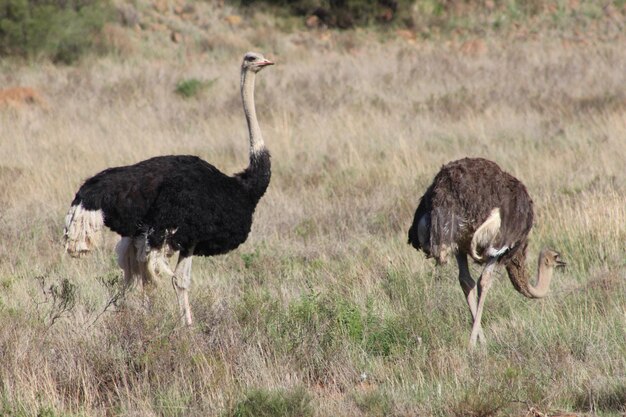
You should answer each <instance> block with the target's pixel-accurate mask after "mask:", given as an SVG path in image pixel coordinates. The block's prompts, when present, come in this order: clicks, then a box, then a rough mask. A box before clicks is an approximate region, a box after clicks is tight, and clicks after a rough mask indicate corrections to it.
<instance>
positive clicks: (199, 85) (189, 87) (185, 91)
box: [175, 78, 258, 268]
mask: <svg viewBox="0 0 626 417" xmlns="http://www.w3.org/2000/svg"><path fill="white" fill-rule="evenodd" d="M215 81H216V79H212V80H208V81H202V80H199V79H197V78H189V79H186V80H182V81H179V82H178V83H177V84H176V90H175V91H176V93H177V94H178V95H180V96H181V97H183V98H191V97H195V96H197V95H198V94H199V93H200V92H202V91H204V90H206V89H208V88H210V87H211V86H212V85H213V84H214V83H215ZM241 257H242V259H243V261H244V263H245V265H246V268H250V266H251V265H252V260H253V259H254V254H243V255H241ZM256 257H258V254H256Z"/></svg>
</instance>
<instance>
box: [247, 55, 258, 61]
mask: <svg viewBox="0 0 626 417" xmlns="http://www.w3.org/2000/svg"><path fill="white" fill-rule="evenodd" d="M255 59H256V57H253V56H247V57H246V61H248V62H252V61H254V60H255Z"/></svg>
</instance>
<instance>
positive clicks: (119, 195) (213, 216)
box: [64, 52, 273, 325]
mask: <svg viewBox="0 0 626 417" xmlns="http://www.w3.org/2000/svg"><path fill="white" fill-rule="evenodd" d="M268 65H273V62H271V61H269V60H267V59H265V58H264V57H263V55H261V54H259V53H254V52H248V53H246V54H245V56H244V58H243V63H242V65H241V98H242V101H243V111H244V113H245V117H246V121H247V124H248V134H249V140H250V164H249V165H248V167H247V168H246V169H245V170H243V171H242V172H240V173H238V174H235V175H234V176H228V175H226V174H223V173H222V172H220V171H219V170H218V169H217V168H215V167H214V166H213V165H210V164H209V163H207V162H205V161H203V160H202V159H200V158H198V157H197V156H192V155H167V156H157V157H154V158H151V159H147V160H145V161H141V162H139V163H136V164H134V165H129V166H123V167H115V168H109V169H106V170H104V171H102V172H100V173H99V174H96V175H95V176H93V177H91V178H89V179H88V180H87V181H85V183H84V184H83V185H82V186H81V187H80V189H79V190H78V192H77V193H76V196H75V197H74V201H72V204H71V207H70V209H69V211H68V213H67V215H66V217H65V230H64V237H65V242H66V243H65V248H66V251H67V252H68V253H69V254H70V255H71V256H74V257H76V256H80V255H81V254H82V253H85V252H89V251H90V250H92V249H93V248H94V247H95V244H96V242H97V238H96V237H97V235H98V232H99V231H100V230H101V229H102V226H103V225H104V226H107V227H108V228H109V229H111V230H113V231H114V232H117V233H118V234H119V235H121V240H120V241H119V243H118V244H117V247H116V252H117V257H118V264H119V266H120V268H122V270H123V271H124V280H125V284H126V287H130V286H132V285H133V284H138V285H139V286H143V285H144V284H147V283H150V282H153V281H154V278H155V277H156V275H157V274H163V275H165V276H166V277H167V278H170V279H171V281H172V284H173V286H174V289H175V291H176V296H177V298H178V303H179V307H180V312H181V318H182V320H183V322H184V323H186V324H187V325H191V323H192V319H191V310H190V308H189V298H188V290H189V286H190V284H191V260H192V255H201V256H212V255H218V254H223V253H226V252H229V251H231V250H233V249H235V248H236V247H238V246H239V245H240V244H241V243H243V242H244V241H245V240H246V238H247V236H248V233H249V232H250V228H251V226H252V216H253V213H254V210H255V207H256V205H257V203H258V202H259V200H260V199H261V197H262V196H263V194H264V193H265V190H266V189H267V187H268V185H269V182H270V154H269V151H268V150H267V149H266V147H265V144H264V142H263V137H262V136H261V129H260V128H259V123H258V121H257V116H256V111H255V105H254V80H255V77H256V73H257V72H259V71H260V70H261V69H263V68H265V67H266V66H268ZM177 252H178V262H177V265H176V267H175V269H174V270H173V271H172V269H171V268H170V266H169V262H168V259H167V258H168V257H170V256H172V255H174V254H175V253H177Z"/></svg>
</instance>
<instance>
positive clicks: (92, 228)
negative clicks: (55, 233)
mask: <svg viewBox="0 0 626 417" xmlns="http://www.w3.org/2000/svg"><path fill="white" fill-rule="evenodd" d="M103 226H104V215H103V213H102V210H85V208H84V207H83V206H82V204H78V205H75V206H72V207H70V209H69V211H68V212H67V214H66V215H65V230H64V231H63V232H64V233H63V234H64V237H65V250H66V251H67V253H69V254H70V255H71V256H75V257H76V256H80V255H81V254H83V253H85V252H89V251H91V250H92V249H94V248H95V247H96V246H98V241H99V240H100V232H101V231H102V227H103Z"/></svg>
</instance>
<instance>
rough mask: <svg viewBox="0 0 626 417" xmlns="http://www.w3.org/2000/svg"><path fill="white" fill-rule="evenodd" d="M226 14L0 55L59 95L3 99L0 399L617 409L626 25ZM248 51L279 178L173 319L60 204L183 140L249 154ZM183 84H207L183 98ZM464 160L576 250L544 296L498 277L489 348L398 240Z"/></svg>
mask: <svg viewBox="0 0 626 417" xmlns="http://www.w3.org/2000/svg"><path fill="white" fill-rule="evenodd" d="M214 19H215V20H216V21H218V20H219V14H216V17H215V18H214ZM251 21H252V22H253V23H254V18H252V20H251ZM218 28H219V29H220V31H218V32H219V33H218V32H216V33H215V34H214V35H215V36H214V37H211V38H210V39H212V40H213V42H215V45H213V46H212V47H210V48H208V49H207V50H206V51H204V52H202V51H198V50H197V49H193V48H188V47H187V46H186V44H185V43H184V42H182V43H172V42H170V40H169V35H168V34H165V33H160V32H158V31H155V32H153V33H151V34H144V35H142V36H143V37H139V36H136V35H132V36H131V35H128V37H127V38H126V37H124V36H121V35H120V33H122V34H123V32H120V33H118V34H114V35H112V36H117V37H118V38H116V39H118V40H119V42H120V43H119V45H120V47H119V49H120V51H122V52H123V53H121V54H120V55H115V54H112V55H108V56H105V57H100V58H93V59H87V60H85V61H83V62H82V63H81V64H78V65H76V66H72V67H63V66H52V65H49V64H31V65H25V64H19V63H15V62H4V63H0V85H1V86H12V85H23V86H31V87H34V88H36V89H37V90H38V91H39V92H41V94H42V96H43V97H44V99H45V101H46V104H45V105H37V104H35V105H21V106H14V105H11V106H4V107H2V108H1V109H0V415H7V416H33V415H37V416H45V417H52V416H206V415H219V416H340V415H346V416H348V415H358V416H361V415H362V416H383V415H385V416H415V415H420V416H484V417H487V416H520V417H521V416H545V415H555V414H558V413H559V412H562V411H570V412H573V413H576V415H585V416H592V415H599V416H621V415H623V413H624V412H625V411H626V249H625V248H626V169H625V164H626V71H624V68H626V38H625V37H624V35H623V34H622V35H618V36H612V37H608V38H607V37H603V36H602V34H601V33H597V32H593V31H591V30H590V31H588V32H585V33H583V34H580V33H579V34H576V35H575V36H574V35H572V33H573V32H571V31H569V29H568V31H564V32H563V33H562V34H560V35H559V34H556V35H555V33H554V32H553V31H549V30H546V31H540V32H533V33H530V34H527V33H526V34H525V33H524V31H523V30H521V31H520V32H519V33H513V32H511V33H509V35H508V36H494V35H491V34H489V33H486V34H483V35H481V36H480V37H476V36H474V37H470V38H466V39H463V38H458V37H450V38H446V39H443V38H442V39H436V40H420V39H417V40H413V39H408V40H407V39H405V37H394V36H388V35H386V36H382V37H381V36H379V35H377V34H372V33H368V32H365V31H361V30H359V31H353V32H344V33H339V32H330V31H317V30H315V31H311V32H298V31H291V32H282V31H279V30H278V29H275V28H269V29H268V28H267V27H262V26H258V25H257V26H254V25H252V26H250V27H248V26H247V25H246V26H242V27H241V28H240V29H237V28H229V27H228V26H224V25H223V24H222V26H218ZM222 29H223V30H222ZM238 30H240V31H241V32H240V33H239V32H238ZM159 37H160V38H159ZM381 38H382V39H381ZM159 39H160V41H159ZM216 39H217V40H216ZM158 42H161V43H158ZM147 45H148V46H147ZM150 45H151V46H150ZM216 45H219V46H216ZM249 49H255V50H260V51H261V52H263V53H265V54H266V56H268V57H270V58H272V59H274V60H275V61H276V62H277V65H276V66H275V67H272V68H270V69H267V70H265V71H264V72H262V73H261V74H260V75H259V77H257V100H256V101H257V109H258V113H259V120H260V123H261V128H262V130H263V133H264V137H265V140H266V142H267V144H268V147H269V148H270V150H271V152H272V156H273V167H272V169H273V173H272V182H271V184H270V187H269V190H268V192H267V194H266V195H265V197H264V198H263V199H262V200H261V202H260V204H259V206H258V208H257V212H256V215H255V224H254V226H253V229H252V232H251V234H250V236H249V238H248V241H247V242H246V243H245V244H244V245H242V246H241V247H240V248H239V249H237V250H236V251H233V252H231V253H229V254H228V255H225V256H220V257H214V258H195V259H194V271H193V284H192V285H193V286H192V291H191V306H192V311H193V314H194V318H195V325H194V326H193V327H191V328H184V327H182V326H181V325H180V323H179V319H178V317H177V313H178V308H177V303H176V297H175V295H174V291H173V290H172V288H171V285H170V283H169V282H161V283H160V286H159V287H158V288H157V289H156V290H155V291H154V293H153V294H152V297H151V299H150V303H149V306H148V307H145V306H144V305H143V304H144V303H143V300H142V296H141V294H139V293H138V292H132V293H128V294H126V295H125V297H124V298H123V299H119V298H116V294H118V291H119V285H118V284H119V281H120V278H121V271H120V270H119V269H118V268H117V265H116V262H115V258H114V251H113V247H114V245H115V243H116V240H117V237H116V236H115V235H114V234H108V235H106V236H105V239H104V242H103V244H102V247H101V249H99V250H97V251H96V252H95V253H93V254H91V255H90V256H88V257H84V258H81V259H78V260H76V259H71V258H69V257H68V256H67V255H65V254H64V253H63V242H62V228H63V218H64V215H65V212H66V210H67V208H68V207H69V203H70V202H71V200H72V198H73V195H74V193H75V192H76V190H77V188H78V187H79V185H80V184H81V182H82V181H83V180H84V179H86V178H87V177H89V176H90V175H93V174H94V173H96V172H98V171H100V170H102V169H104V168H106V167H110V166H117V165H124V164H129V163H133V162H136V161H139V160H142V159H144V158H148V157H150V156H154V155H161V154H172V153H174V154H182V153H184V154H196V155H199V156H201V157H202V158H204V159H206V160H208V161H210V162H211V163H213V164H214V165H215V166H217V167H218V168H219V169H221V170H222V171H224V172H228V173H234V172H236V171H238V170H240V169H241V168H242V167H244V166H246V165H247V162H248V156H247V149H248V148H247V146H248V145H247V138H246V127H245V121H244V117H243V113H242V110H241V104H240V98H239V65H240V60H241V57H242V55H243V53H244V52H245V51H246V50H249ZM124 51H125V52H124ZM191 79H197V80H199V81H201V82H202V85H203V86H204V89H202V91H201V92H200V93H198V94H197V95H195V96H193V97H191V98H187V99H185V98H183V97H181V96H180V95H179V94H177V93H176V86H177V85H179V83H180V82H181V81H183V80H191ZM464 156H481V157H485V158H489V159H491V160H494V161H496V162H497V163H499V164H500V166H501V167H503V168H504V169H505V170H507V171H509V172H510V173H512V174H514V175H515V176H516V177H518V178H519V179H521V180H522V181H523V182H524V183H525V184H526V186H527V187H528V190H529V192H530V194H531V196H532V197H533V199H534V202H535V215H536V220H535V226H534V228H533V230H532V232H531V247H530V251H529V253H530V259H529V260H528V267H529V268H534V267H535V264H536V256H537V254H538V251H539V250H540V249H541V248H542V247H544V246H550V247H554V248H556V249H558V250H559V251H561V253H562V254H563V257H564V258H565V259H566V260H567V262H568V266H567V269H565V270H564V271H561V272H559V273H557V275H556V276H555V279H554V281H553V286H552V291H551V294H550V295H549V296H548V297H547V298H546V299H543V300H527V299H524V298H523V297H522V296H520V295H519V294H518V293H517V292H516V291H515V290H514V289H513V287H512V286H511V284H509V282H508V278H507V276H506V273H505V272H504V271H500V272H499V273H498V278H497V280H496V282H495V284H494V287H493V289H492V290H491V292H490V294H489V297H488V298H487V306H486V311H485V315H484V316H483V327H484V329H485V335H486V337H487V339H488V343H487V345H486V347H485V348H484V349H478V350H476V351H469V350H468V347H467V345H468V340H469V333H470V328H471V324H470V315H469V312H468V311H467V306H466V303H465V300H464V297H463V294H462V291H461V289H460V287H459V285H458V281H457V270H456V266H455V265H454V264H452V265H447V266H444V267H440V268H436V267H435V265H434V263H433V262H432V261H429V260H426V259H425V258H424V256H423V255H422V254H420V253H417V252H415V251H414V250H413V249H412V248H411V247H410V246H409V245H407V244H406V232H407V230H408V227H409V225H410V223H411V221H412V217H413V212H414V210H415V208H416V206H417V202H418V199H419V197H420V196H421V194H422V193H423V192H424V190H425V189H426V187H427V185H428V184H429V183H430V181H431V180H432V178H433V176H434V175H435V173H436V172H437V170H438V169H439V168H440V167H441V165H443V164H444V163H446V162H448V161H451V160H454V159H457V158H461V157H464ZM479 271H480V269H479V268H478V267H477V266H472V273H473V275H474V277H477V276H478V274H479Z"/></svg>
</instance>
